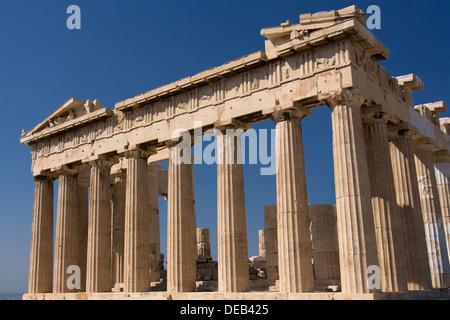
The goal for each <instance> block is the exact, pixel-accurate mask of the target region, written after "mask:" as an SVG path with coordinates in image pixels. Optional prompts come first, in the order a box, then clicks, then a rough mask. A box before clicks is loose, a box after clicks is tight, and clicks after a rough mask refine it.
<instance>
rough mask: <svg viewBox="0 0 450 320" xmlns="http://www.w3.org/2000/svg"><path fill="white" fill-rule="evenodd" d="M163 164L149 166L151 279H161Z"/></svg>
mask: <svg viewBox="0 0 450 320" xmlns="http://www.w3.org/2000/svg"><path fill="white" fill-rule="evenodd" d="M162 168H163V166H160V165H157V164H150V165H149V166H148V201H149V203H148V205H149V212H150V255H151V269H150V278H151V281H159V280H160V279H161V277H160V275H159V269H158V267H159V262H160V260H161V258H160V255H161V248H160V228H159V194H158V176H159V172H160V171H161V169H162Z"/></svg>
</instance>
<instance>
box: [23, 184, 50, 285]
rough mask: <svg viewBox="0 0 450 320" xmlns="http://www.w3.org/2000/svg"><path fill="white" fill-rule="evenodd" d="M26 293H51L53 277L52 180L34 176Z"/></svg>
mask: <svg viewBox="0 0 450 320" xmlns="http://www.w3.org/2000/svg"><path fill="white" fill-rule="evenodd" d="M34 181H35V191H34V207H33V225H32V232H31V253H30V272H29V280H28V293H51V292H52V277H53V182H54V178H52V177H49V176H36V177H34Z"/></svg>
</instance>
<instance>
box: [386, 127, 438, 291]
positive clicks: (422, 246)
mask: <svg viewBox="0 0 450 320" xmlns="http://www.w3.org/2000/svg"><path fill="white" fill-rule="evenodd" d="M389 131H390V132H389V138H390V140H391V142H390V154H391V161H392V169H393V175H394V186H395V191H396V201H397V202H396V203H397V206H398V210H399V212H400V219H401V224H402V226H403V228H404V231H406V232H404V233H403V234H404V237H403V240H404V243H405V262H406V274H407V282H408V289H409V290H427V289H431V288H432V286H431V275H430V265H429V263H428V252H427V245H426V242H425V229H424V227H423V219H422V207H421V204H420V197H419V186H418V184H417V173H416V167H415V162H414V152H413V144H412V137H413V135H414V132H413V131H412V130H410V128H409V127H408V126H405V125H401V126H397V127H391V128H390V130H389Z"/></svg>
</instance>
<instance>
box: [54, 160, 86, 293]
mask: <svg viewBox="0 0 450 320" xmlns="http://www.w3.org/2000/svg"><path fill="white" fill-rule="evenodd" d="M77 173H78V172H77V171H75V170H70V169H66V170H62V171H59V172H58V174H59V188H58V204H57V206H58V207H57V218H56V236H55V237H56V238H55V257H54V273H53V293H65V292H74V291H77V289H69V287H68V286H67V280H68V277H69V276H70V273H69V274H68V273H67V272H68V271H69V270H68V268H69V267H70V266H77V267H80V266H79V265H78V264H79V259H78V253H79V245H78V244H79V240H80V237H79V233H78V225H79V207H78V183H77ZM78 290H79V289H78Z"/></svg>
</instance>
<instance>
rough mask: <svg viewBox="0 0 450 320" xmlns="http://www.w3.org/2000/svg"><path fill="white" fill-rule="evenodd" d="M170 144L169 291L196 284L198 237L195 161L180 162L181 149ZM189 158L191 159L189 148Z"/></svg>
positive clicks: (178, 290)
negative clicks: (194, 195) (194, 184)
mask: <svg viewBox="0 0 450 320" xmlns="http://www.w3.org/2000/svg"><path fill="white" fill-rule="evenodd" d="M167 145H168V147H169V174H168V176H169V177H168V180H169V181H168V201H167V291H168V292H188V291H195V288H196V278H197V275H196V273H197V269H196V257H197V250H196V248H197V241H196V226H195V211H194V199H193V191H192V189H193V187H194V186H193V184H192V182H193V164H192V162H191V163H181V161H180V158H179V154H180V150H179V148H178V147H177V146H176V144H175V143H173V142H168V143H167ZM184 151H186V152H188V153H189V156H188V157H187V158H189V159H191V156H190V150H184Z"/></svg>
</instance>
